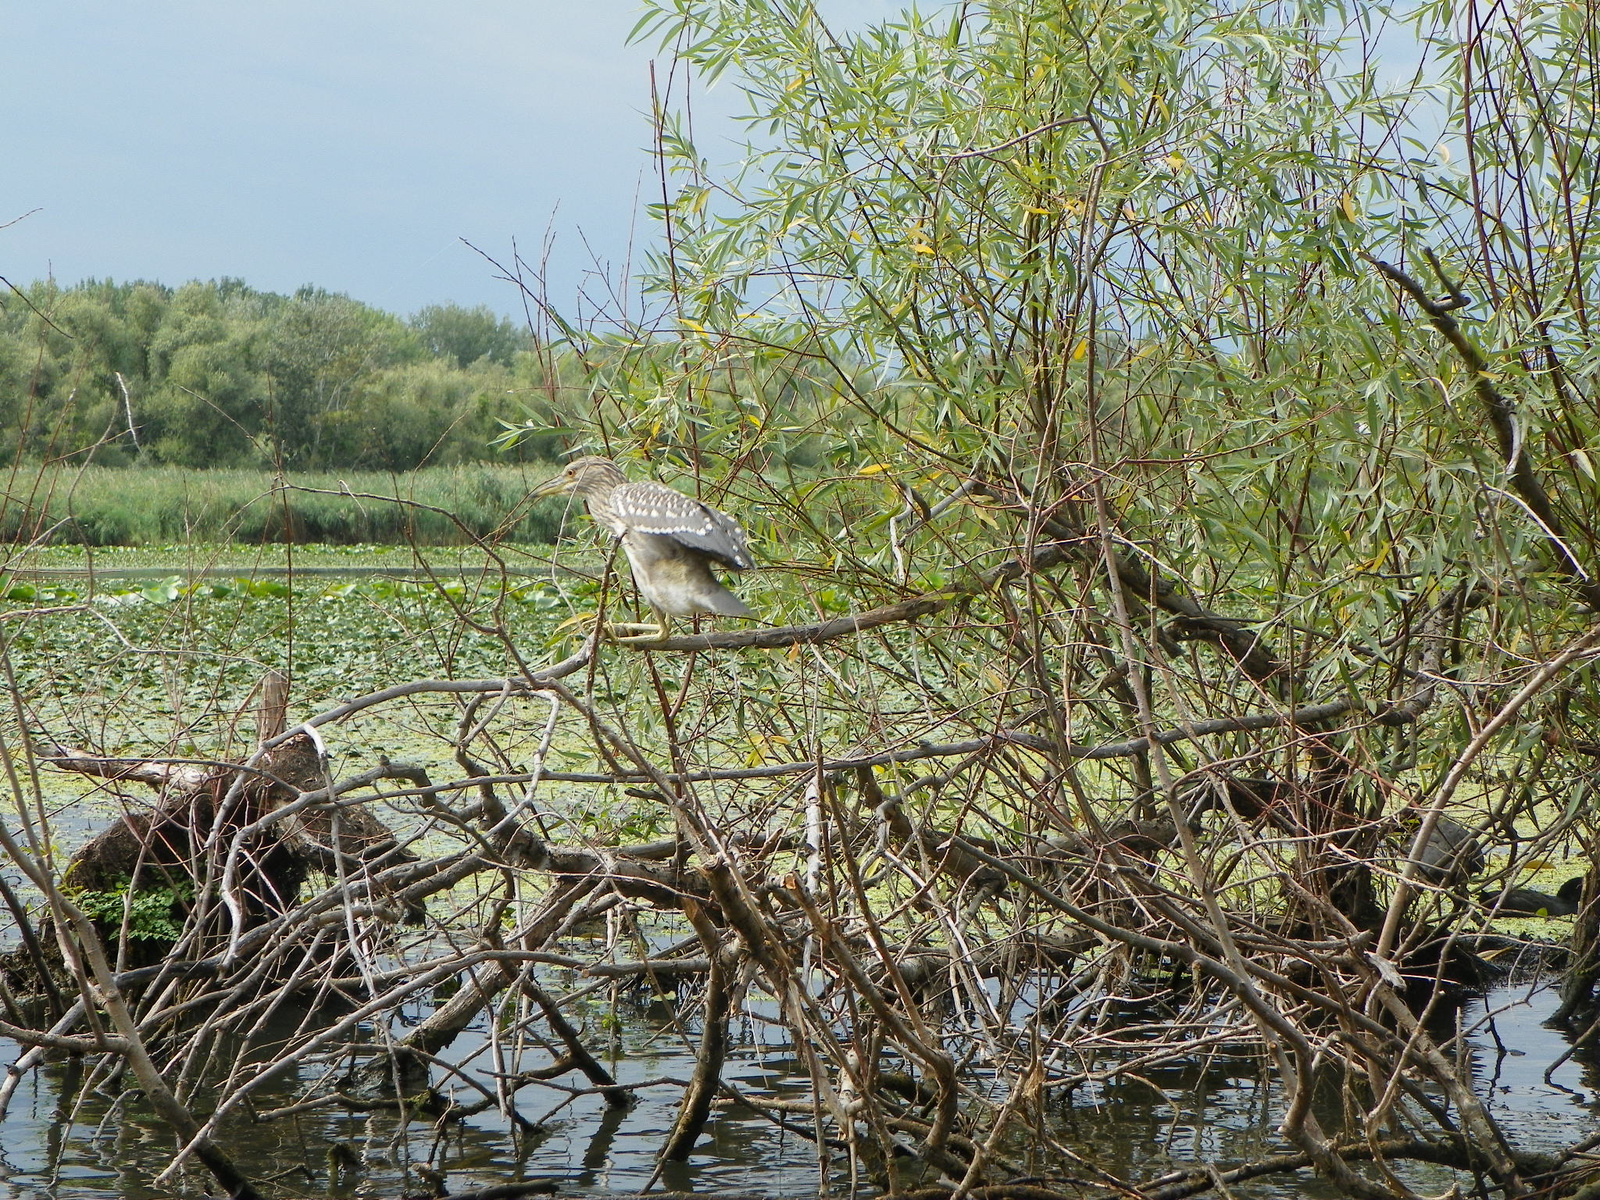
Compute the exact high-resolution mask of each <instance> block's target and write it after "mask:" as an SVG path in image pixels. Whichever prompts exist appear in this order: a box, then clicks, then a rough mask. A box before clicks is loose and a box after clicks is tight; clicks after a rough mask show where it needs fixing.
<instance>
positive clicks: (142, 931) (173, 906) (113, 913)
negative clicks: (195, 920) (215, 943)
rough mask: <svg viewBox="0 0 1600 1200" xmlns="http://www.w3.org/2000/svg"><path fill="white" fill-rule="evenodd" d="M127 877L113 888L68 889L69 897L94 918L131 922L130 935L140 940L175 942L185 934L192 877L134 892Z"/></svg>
mask: <svg viewBox="0 0 1600 1200" xmlns="http://www.w3.org/2000/svg"><path fill="white" fill-rule="evenodd" d="M128 885H129V881H128V880H123V881H122V882H121V883H119V884H118V885H117V886H116V887H114V888H112V889H111V890H110V891H87V890H85V891H72V890H70V889H69V890H68V891H67V896H68V898H69V899H70V900H72V902H73V903H74V904H76V905H77V906H78V907H79V908H80V909H82V910H83V914H84V916H86V917H88V918H89V919H90V920H91V921H98V922H100V923H101V924H104V925H109V926H111V927H112V928H113V929H116V928H120V927H121V926H122V923H123V921H124V920H126V921H127V923H128V937H129V938H131V939H135V940H140V941H160V942H175V941H177V940H178V938H179V937H181V936H182V934H183V916H182V913H183V910H184V908H185V907H186V906H187V905H188V904H189V903H190V902H191V901H192V900H193V899H194V885H193V884H192V883H190V882H189V881H188V880H175V881H173V882H172V883H170V884H147V885H146V886H144V887H141V888H138V889H136V890H134V891H132V892H130V891H129V887H128Z"/></svg>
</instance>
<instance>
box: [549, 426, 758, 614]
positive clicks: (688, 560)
mask: <svg viewBox="0 0 1600 1200" xmlns="http://www.w3.org/2000/svg"><path fill="white" fill-rule="evenodd" d="M561 494H567V495H575V496H582V497H583V502H584V504H585V505H586V506H587V507H588V509H589V515H590V516H591V517H593V518H594V520H595V521H596V522H598V523H599V524H601V525H604V526H605V527H606V528H607V529H609V530H610V531H611V532H612V533H613V534H614V535H615V536H616V537H617V538H618V539H619V540H620V541H621V542H622V548H623V550H625V551H626V552H627V555H628V566H629V568H630V569H631V570H632V571H633V581H634V583H636V584H637V585H638V587H639V594H640V595H641V596H643V597H644V598H645V602H646V603H647V604H649V605H650V607H651V609H652V610H653V611H654V612H655V615H656V624H655V625H613V626H612V627H611V628H612V631H613V632H616V631H617V630H619V629H620V630H629V631H635V630H636V631H641V633H640V635H639V636H634V637H625V638H618V639H617V640H618V641H622V642H641V643H643V642H664V641H666V640H667V636H668V634H669V633H670V632H671V630H672V618H673V617H691V616H694V615H695V614H696V613H715V614H718V615H720V616H726V617H749V616H753V615H754V614H753V613H752V612H751V611H750V609H749V608H748V607H746V605H745V603H744V601H743V600H741V599H739V597H737V596H735V595H734V594H733V593H732V592H730V591H729V590H728V589H727V588H725V587H723V586H722V584H721V583H720V582H719V581H718V580H717V577H716V576H715V575H713V574H712V573H711V564H712V563H717V564H719V565H721V566H724V567H727V568H729V569H730V570H734V571H748V570H749V569H750V568H751V567H753V566H755V565H756V564H755V560H754V559H753V558H751V557H750V542H749V539H748V538H746V537H745V533H744V530H743V529H741V528H739V523H738V522H737V521H735V520H734V519H733V518H732V517H730V516H728V514H727V513H724V512H718V511H717V510H716V509H714V508H712V507H711V506H710V505H709V504H702V503H700V501H698V500H695V499H692V498H691V497H689V496H685V495H684V494H683V493H682V492H678V491H674V490H673V489H672V488H669V487H668V486H667V485H666V484H664V483H656V482H654V481H653V480H643V481H641V482H637V483H629V482H628V480H627V477H626V476H624V475H623V473H622V471H621V469H620V468H619V467H618V466H617V464H616V463H614V462H612V461H611V460H610V459H609V458H600V457H599V456H597V455H590V456H588V457H586V458H578V459H574V460H573V461H572V462H570V463H568V464H567V468H566V470H564V471H562V472H561V474H559V475H557V476H556V477H555V478H554V479H547V480H545V482H543V483H541V484H540V485H539V486H538V487H536V488H534V489H533V491H532V492H530V493H529V496H530V498H537V497H539V496H555V495H561ZM644 630H649V631H651V632H649V633H643V632H642V631H644Z"/></svg>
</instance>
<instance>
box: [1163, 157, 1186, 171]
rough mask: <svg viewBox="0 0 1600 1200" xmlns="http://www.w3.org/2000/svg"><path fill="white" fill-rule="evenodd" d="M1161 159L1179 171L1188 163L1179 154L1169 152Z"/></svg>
mask: <svg viewBox="0 0 1600 1200" xmlns="http://www.w3.org/2000/svg"><path fill="white" fill-rule="evenodd" d="M1163 161H1164V162H1165V163H1166V164H1167V166H1168V167H1170V168H1171V169H1172V170H1174V171H1181V170H1183V169H1184V167H1186V166H1188V165H1189V164H1188V162H1187V160H1185V158H1184V157H1183V155H1181V154H1169V155H1167V157H1166V158H1165V159H1164V160H1163Z"/></svg>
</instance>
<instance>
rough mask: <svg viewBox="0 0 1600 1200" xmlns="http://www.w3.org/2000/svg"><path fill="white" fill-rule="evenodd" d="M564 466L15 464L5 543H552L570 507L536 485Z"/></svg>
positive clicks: (3, 527)
mask: <svg viewBox="0 0 1600 1200" xmlns="http://www.w3.org/2000/svg"><path fill="white" fill-rule="evenodd" d="M555 470H557V467H555V466H554V465H552V464H546V463H527V464H521V463H519V464H506V465H494V464H467V465H462V466H455V467H428V468H424V469H422V470H418V471H410V472H406V473H403V474H390V473H385V472H371V471H366V472H363V471H354V472H306V473H304V474H297V473H289V474H288V475H287V476H283V477H280V476H277V475H275V474H273V473H272V472H269V471H250V470H214V471H213V470H197V469H193V468H185V467H130V468H112V467H96V466H88V467H70V466H60V465H56V466H17V467H13V468H12V469H11V470H10V471H9V472H8V473H7V474H5V475H4V476H0V541H5V542H9V543H12V544H13V545H17V544H35V545H46V546H63V545H76V546H88V547H118V546H127V547H152V546H180V545H189V544H192V543H211V544H232V545H242V546H262V545H272V544H282V543H296V544H298V543H320V544H324V545H328V546H371V545H377V544H381V545H390V546H394V545H405V544H414V545H426V546H455V545H466V544H470V542H471V538H472V537H474V536H476V537H496V538H501V539H504V540H508V541H514V542H549V541H550V540H552V539H553V537H554V536H555V533H556V530H557V528H558V526H559V522H560V516H561V510H560V506H559V505H558V504H555V503H550V502H546V503H543V504H539V505H534V506H532V507H530V506H529V505H528V504H527V493H528V490H529V489H530V488H531V487H532V485H533V484H534V483H536V482H538V481H539V480H540V479H543V478H545V477H547V476H548V475H550V474H553V473H554V472H555ZM452 518H453V519H452ZM458 522H459V524H458Z"/></svg>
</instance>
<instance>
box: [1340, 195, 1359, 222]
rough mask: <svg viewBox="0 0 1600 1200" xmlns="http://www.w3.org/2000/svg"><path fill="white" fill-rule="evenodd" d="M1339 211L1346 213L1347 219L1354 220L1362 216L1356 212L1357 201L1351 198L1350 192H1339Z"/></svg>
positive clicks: (1345, 217)
mask: <svg viewBox="0 0 1600 1200" xmlns="http://www.w3.org/2000/svg"><path fill="white" fill-rule="evenodd" d="M1339 211H1340V212H1342V213H1343V214H1344V219H1345V220H1346V221H1354V220H1356V218H1357V217H1359V216H1360V214H1359V213H1357V212H1356V202H1355V200H1353V199H1352V198H1351V196H1350V193H1349V192H1340V193H1339Z"/></svg>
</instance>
